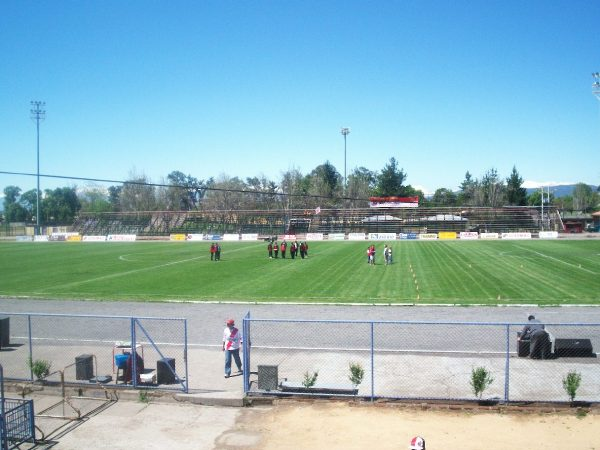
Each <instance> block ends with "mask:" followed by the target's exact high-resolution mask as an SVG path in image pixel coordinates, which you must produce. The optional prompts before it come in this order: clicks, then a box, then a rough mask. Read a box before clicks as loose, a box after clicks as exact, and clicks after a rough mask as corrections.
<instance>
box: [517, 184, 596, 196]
mask: <svg viewBox="0 0 600 450" xmlns="http://www.w3.org/2000/svg"><path fill="white" fill-rule="evenodd" d="M575 186H576V185H575V184H562V185H558V186H550V193H551V194H553V195H554V198H560V197H566V196H567V195H572V194H573V189H575ZM590 186H591V187H592V190H593V191H595V190H596V189H598V186H594V185H590ZM547 189H548V188H547V187H546V186H544V192H547ZM539 190H540V188H529V189H527V195H531V194H532V193H533V192H536V191H539Z"/></svg>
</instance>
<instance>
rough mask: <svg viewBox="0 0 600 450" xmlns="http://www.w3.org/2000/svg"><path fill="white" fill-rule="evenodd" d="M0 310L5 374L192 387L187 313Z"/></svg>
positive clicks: (30, 378) (24, 377)
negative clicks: (131, 314) (183, 315)
mask: <svg viewBox="0 0 600 450" xmlns="http://www.w3.org/2000/svg"><path fill="white" fill-rule="evenodd" d="M0 315H1V316H2V317H0V336H2V339H3V340H4V341H5V342H1V343H0V348H1V350H0V352H1V355H2V364H3V365H4V376H5V377H6V379H13V380H27V381H35V380H37V379H43V380H45V381H47V382H65V383H98V384H103V385H114V386H123V387H126V386H130V387H138V386H140V387H141V386H143V387H147V388H157V387H160V388H161V389H173V390H182V391H184V392H188V360H187V347H188V342H187V321H186V319H181V318H158V317H126V316H92V315H89V316H88V315H68V314H24V313H23V314H17V313H0Z"/></svg>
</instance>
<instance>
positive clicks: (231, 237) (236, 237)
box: [223, 233, 240, 241]
mask: <svg viewBox="0 0 600 450" xmlns="http://www.w3.org/2000/svg"><path fill="white" fill-rule="evenodd" d="M223 240H224V241H239V240H240V235H239V234H231V233H225V234H224V235H223Z"/></svg>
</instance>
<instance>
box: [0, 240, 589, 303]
mask: <svg viewBox="0 0 600 450" xmlns="http://www.w3.org/2000/svg"><path fill="white" fill-rule="evenodd" d="M368 244H370V242H367V241H365V242H311V243H309V245H310V249H309V257H308V258H307V259H304V260H302V259H300V258H297V259H296V260H292V259H290V258H289V255H288V258H286V259H285V260H284V259H281V258H279V259H269V258H268V257H267V250H266V243H264V242H222V243H221V245H222V248H223V253H222V257H221V261H219V262H213V261H211V260H210V255H209V245H210V243H207V242H131V243H114V242H106V243H97V242H89V243H88V242H56V243H19V242H4V243H0V274H1V278H0V296H3V297H9V296H10V297H13V296H16V297H31V298H49V299H95V300H115V301H118V300H139V301H165V300H176V301H223V302H226V301H242V302H284V303H286V302H303V303H317V302H319V303H361V304H372V303H380V304H391V303H396V304H398V303H408V304H462V305H469V304H491V305H496V304H507V305H510V304H538V305H561V304H599V303H600V240H535V241H534V240H531V241H528V240H514V241H508V240H507V241H464V242H460V241H437V242H424V241H421V242H419V241H394V242H388V244H390V245H391V246H392V248H393V250H394V263H393V264H392V265H390V266H385V265H384V264H383V245H384V242H374V244H375V245H376V248H377V261H376V262H377V264H376V265H375V266H369V265H368V264H367V258H366V248H367V245H368Z"/></svg>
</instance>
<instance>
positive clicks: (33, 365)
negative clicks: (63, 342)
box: [27, 357, 52, 380]
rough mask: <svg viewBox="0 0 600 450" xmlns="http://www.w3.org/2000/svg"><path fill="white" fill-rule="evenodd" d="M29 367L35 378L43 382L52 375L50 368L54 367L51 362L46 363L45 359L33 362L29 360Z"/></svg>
mask: <svg viewBox="0 0 600 450" xmlns="http://www.w3.org/2000/svg"><path fill="white" fill-rule="evenodd" d="M27 365H28V366H29V368H30V369H31V372H33V374H34V375H35V378H36V379H38V380H41V379H42V378H46V377H47V376H48V375H50V368H51V367H52V363H51V362H50V361H46V360H45V359H36V360H35V361H33V360H32V359H31V357H29V359H28V360H27Z"/></svg>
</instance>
